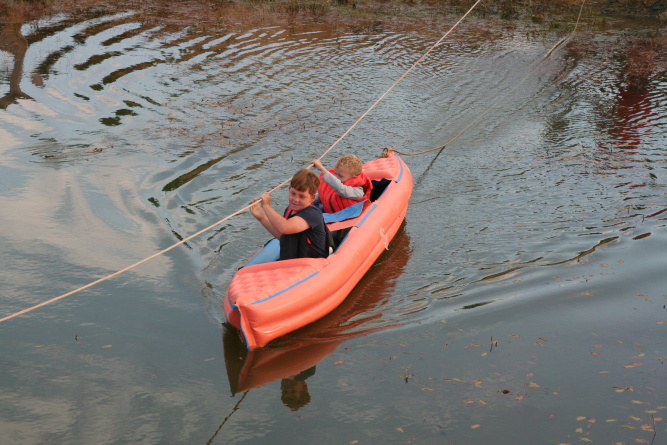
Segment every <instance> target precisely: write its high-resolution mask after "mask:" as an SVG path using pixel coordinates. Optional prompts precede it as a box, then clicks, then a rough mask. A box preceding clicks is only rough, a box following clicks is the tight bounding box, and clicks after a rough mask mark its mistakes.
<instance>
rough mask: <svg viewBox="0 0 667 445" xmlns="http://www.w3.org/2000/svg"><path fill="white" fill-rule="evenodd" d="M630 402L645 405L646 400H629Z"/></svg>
mask: <svg viewBox="0 0 667 445" xmlns="http://www.w3.org/2000/svg"><path fill="white" fill-rule="evenodd" d="M630 403H636V404H637V405H646V402H642V401H639V400H631V401H630Z"/></svg>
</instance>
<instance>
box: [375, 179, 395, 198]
mask: <svg viewBox="0 0 667 445" xmlns="http://www.w3.org/2000/svg"><path fill="white" fill-rule="evenodd" d="M371 182H372V183H373V189H372V190H371V198H370V201H371V202H373V201H375V200H376V199H378V198H379V197H380V195H382V193H383V192H384V191H385V190H386V189H387V186H388V185H389V184H390V183H391V180H390V179H373V180H371Z"/></svg>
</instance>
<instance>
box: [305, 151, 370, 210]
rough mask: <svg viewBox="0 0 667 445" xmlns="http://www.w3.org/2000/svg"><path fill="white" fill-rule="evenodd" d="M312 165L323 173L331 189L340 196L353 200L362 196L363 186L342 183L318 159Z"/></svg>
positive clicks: (357, 199)
mask: <svg viewBox="0 0 667 445" xmlns="http://www.w3.org/2000/svg"><path fill="white" fill-rule="evenodd" d="M313 165H314V166H315V168H316V169H318V170H319V171H321V172H322V173H324V176H323V177H322V178H323V179H324V181H325V182H326V183H327V184H329V185H330V186H331V188H332V189H334V190H335V191H336V193H338V195H340V196H342V197H343V198H347V199H352V200H354V201H359V200H360V199H361V198H363V197H364V188H363V187H352V186H349V185H345V184H343V183H342V182H341V181H340V179H338V178H337V177H336V176H335V175H333V174H332V173H331V172H330V171H329V170H327V169H326V168H325V167H324V166H323V165H322V163H321V162H320V161H318V160H314V161H313Z"/></svg>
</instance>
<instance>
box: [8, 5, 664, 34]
mask: <svg viewBox="0 0 667 445" xmlns="http://www.w3.org/2000/svg"><path fill="white" fill-rule="evenodd" d="M474 3H475V0H422V1H417V0H403V1H392V0H276V1H272V2H261V1H253V0H182V1H175V2H174V1H169V0H150V1H139V0H122V1H117V2H110V1H106V0H77V1H74V0H23V1H15V0H2V1H0V20H2V21H5V22H7V21H10V22H11V21H15V20H16V19H17V17H18V18H20V19H23V20H26V21H30V20H35V19H39V18H45V17H48V16H49V15H53V14H58V13H67V14H85V15H91V14H92V15H104V14H107V13H111V12H113V11H120V10H128V9H131V10H134V11H139V12H140V14H141V17H142V20H144V21H145V22H147V23H159V24H161V25H168V24H170V25H173V26H178V25H179V24H181V25H182V24H184V23H191V22H192V18H193V17H194V18H197V19H198V22H199V25H198V26H199V27H200V28H201V29H209V30H210V29H213V28H229V27H249V26H250V27H253V26H260V25H262V24H265V23H267V22H271V23H276V21H282V22H285V23H289V24H298V23H304V22H306V23H307V22H313V21H314V22H320V23H321V22H329V23H336V24H338V23H342V24H348V25H353V24H360V23H361V24H363V23H364V22H366V21H368V20H382V21H383V22H401V21H403V20H410V19H416V20H429V19H431V20H432V19H437V18H442V17H445V16H450V15H461V14H462V13H464V12H465V11H467V10H468V9H469V8H470V7H471V6H472V5H473V4H474ZM581 6H582V1H581V0H523V1H516V0H502V1H500V2H484V1H482V2H480V3H479V4H478V5H477V6H476V8H475V9H474V11H473V16H477V17H489V16H492V17H499V18H502V19H522V20H526V19H528V20H531V21H533V22H535V23H543V22H546V23H547V24H549V25H550V26H556V27H557V26H558V22H560V21H571V20H572V16H573V15H575V16H576V14H578V12H579V10H580V9H581ZM583 7H584V9H583V15H584V16H589V17H596V18H598V19H601V18H603V17H614V16H618V15H633V16H642V17H646V18H652V19H654V20H655V21H656V23H660V22H662V24H664V23H665V22H666V21H667V0H642V1H637V0H587V1H585V2H584V4H583Z"/></svg>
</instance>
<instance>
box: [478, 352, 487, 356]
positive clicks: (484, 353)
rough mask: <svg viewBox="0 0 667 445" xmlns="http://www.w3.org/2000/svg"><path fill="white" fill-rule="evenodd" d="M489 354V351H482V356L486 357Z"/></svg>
mask: <svg viewBox="0 0 667 445" xmlns="http://www.w3.org/2000/svg"><path fill="white" fill-rule="evenodd" d="M488 354H489V353H488V352H482V353H481V354H480V355H481V356H482V357H486V356H487V355H488Z"/></svg>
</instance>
